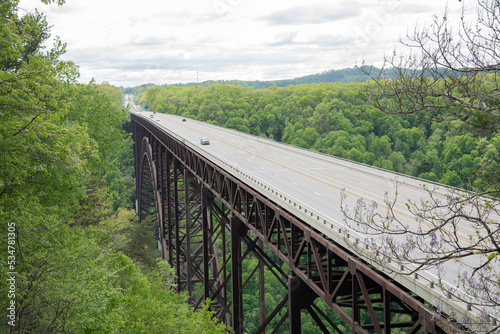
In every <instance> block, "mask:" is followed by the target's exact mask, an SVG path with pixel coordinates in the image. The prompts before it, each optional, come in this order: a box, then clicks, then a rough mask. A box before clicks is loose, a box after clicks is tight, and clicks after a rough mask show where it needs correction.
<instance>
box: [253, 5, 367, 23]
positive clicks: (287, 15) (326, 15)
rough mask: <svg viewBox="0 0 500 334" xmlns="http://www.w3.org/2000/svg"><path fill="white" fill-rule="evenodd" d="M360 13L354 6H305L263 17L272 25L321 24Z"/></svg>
mask: <svg viewBox="0 0 500 334" xmlns="http://www.w3.org/2000/svg"><path fill="white" fill-rule="evenodd" d="M358 14H359V10H358V8H355V7H352V6H346V7H344V8H332V7H331V6H303V7H293V8H289V9H285V10H281V11H277V12H274V13H272V14H270V15H267V16H264V17H262V20H263V21H267V22H268V23H270V24H272V25H296V24H321V23H329V22H335V21H339V20H344V19H347V18H349V17H353V16H356V15H358Z"/></svg>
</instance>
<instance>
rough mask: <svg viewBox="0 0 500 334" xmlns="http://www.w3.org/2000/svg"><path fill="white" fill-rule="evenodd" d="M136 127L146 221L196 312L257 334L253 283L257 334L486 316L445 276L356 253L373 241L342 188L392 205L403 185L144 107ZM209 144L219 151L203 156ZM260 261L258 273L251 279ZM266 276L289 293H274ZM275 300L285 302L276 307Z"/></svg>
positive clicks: (410, 326)
mask: <svg viewBox="0 0 500 334" xmlns="http://www.w3.org/2000/svg"><path fill="white" fill-rule="evenodd" d="M131 119H132V130H133V140H134V155H135V156H134V158H135V167H136V168H135V171H136V183H137V210H138V213H139V219H140V220H144V219H151V217H153V218H152V219H154V220H156V222H157V224H158V240H159V247H160V249H161V252H162V256H163V258H164V259H165V260H167V261H168V262H169V263H170V264H171V265H172V266H173V268H175V270H176V276H177V282H176V284H177V288H178V289H179V291H187V293H188V295H189V298H190V302H191V303H192V305H193V306H194V307H195V308H199V307H201V306H202V304H203V302H204V301H205V300H207V299H210V300H211V308H212V309H213V310H214V311H215V313H216V315H217V317H218V319H219V320H220V321H222V322H224V323H225V324H226V325H227V327H228V328H230V329H231V330H232V331H233V332H234V333H243V332H245V331H246V329H245V328H244V322H245V319H246V318H245V317H247V316H249V315H247V314H245V308H244V300H243V292H244V291H246V290H245V289H248V288H249V286H250V285H251V284H250V283H249V282H250V281H252V280H253V281H257V282H258V289H257V290H258V291H256V292H255V294H256V296H255V297H256V298H258V299H259V303H260V310H259V315H258V316H256V318H257V319H256V321H258V325H257V328H258V329H257V330H256V331H255V332H256V333H266V332H267V333H271V332H272V333H274V332H276V331H277V330H278V329H280V328H282V329H283V328H285V329H286V330H285V332H289V333H301V332H302V327H301V326H302V317H301V314H302V313H303V311H305V314H307V315H308V316H310V317H312V319H313V320H314V322H315V323H316V324H317V326H318V328H319V329H320V330H321V331H322V332H324V333H330V332H335V333H344V332H352V333H391V332H392V331H393V330H394V329H396V328H397V329H399V330H401V331H402V332H406V333H417V332H419V333H421V332H422V331H423V332H426V333H464V331H462V329H460V328H459V327H457V326H456V325H455V324H453V323H451V322H449V321H448V320H447V319H446V318H445V317H441V316H439V314H438V313H437V312H436V310H435V307H436V306H437V305H436V301H439V307H440V310H441V311H442V312H444V313H448V314H451V313H452V312H455V314H458V315H462V316H468V317H475V316H476V315H477V312H479V310H476V309H474V308H471V306H470V305H466V304H463V303H461V302H459V301H456V300H453V298H450V296H445V295H443V292H442V291H441V289H438V288H436V287H435V285H434V282H435V280H436V279H437V277H436V274H435V273H432V272H427V271H425V272H419V273H418V274H416V275H412V276H410V275H404V274H398V272H399V273H403V272H404V271H405V270H406V271H409V270H411V268H405V267H403V266H400V265H399V264H397V263H394V264H389V266H390V265H393V266H394V270H389V271H388V270H386V268H383V267H379V266H377V264H376V263H372V262H371V261H370V259H369V258H363V257H362V255H361V256H360V255H356V254H354V253H353V252H352V251H350V246H349V244H350V243H352V242H353V241H354V240H355V239H357V238H362V237H363V236H361V235H356V232H354V231H349V230H348V229H346V226H345V224H344V223H343V215H342V213H341V212H340V210H339V207H340V192H341V189H343V188H346V189H349V191H350V192H349V193H348V194H347V195H348V197H350V198H351V199H352V200H354V199H357V198H360V197H363V198H371V199H375V200H377V201H379V202H383V192H384V191H385V190H386V189H388V188H389V187H391V186H392V181H393V180H394V174H391V173H388V172H385V171H380V170H376V169H372V168H368V167H366V166H361V165H359V164H355V163H352V162H349V161H344V160H340V159H335V158H333V157H329V156H324V155H321V154H316V153H313V152H310V151H306V150H301V149H298V148H295V147H291V146H288V145H283V144H279V143H276V142H273V141H269V140H266V139H263V138H258V137H255V136H251V135H247V134H242V133H239V132H236V131H232V130H228V129H224V128H221V127H216V126H213V125H210V124H206V123H202V122H197V121H194V120H191V119H187V120H186V119H183V118H181V117H177V116H173V115H166V114H154V115H153V113H151V112H145V111H142V110H141V109H140V108H139V107H137V106H133V107H132V109H131ZM201 137H208V138H209V139H210V140H211V143H210V144H209V145H201V143H200V138H201ZM400 181H401V177H400ZM402 181H403V182H404V186H403V187H401V189H400V191H401V192H402V194H404V195H406V196H407V197H408V198H412V196H413V197H414V196H419V191H420V187H419V183H420V182H418V181H415V180H413V179H410V178H408V179H403V180H402ZM374 189H377V190H380V191H381V194H382V196H381V195H380V194H376V193H375V191H374ZM396 209H397V210H400V213H399V214H401V215H404V210H403V208H396ZM406 219H408V221H411V220H412V219H411V218H409V217H408V218H406ZM250 258H252V259H257V261H254V262H255V263H257V265H256V266H255V268H253V270H252V271H251V272H247V273H242V268H243V265H244V263H245V261H248V259H250ZM254 262H252V263H254ZM450 270H451V269H450ZM243 274H244V275H243ZM266 274H267V275H271V276H272V277H274V279H275V280H277V281H279V282H280V283H279V284H281V286H282V291H284V292H283V293H276V292H275V291H266V289H265V288H266V286H265V285H266V284H265V277H266ZM266 292H267V293H273V294H274V293H276V295H277V296H278V295H279V296H280V297H281V299H280V300H279V302H277V303H276V305H272V307H270V305H268V304H266V298H265V295H266ZM318 300H321V301H322V302H323V305H327V307H328V308H330V309H331V310H333V311H334V312H335V313H336V314H338V315H339V316H340V318H341V319H342V321H343V323H344V324H343V326H342V327H340V326H339V325H337V324H336V323H334V322H333V321H332V320H331V319H330V318H329V317H328V315H327V314H326V312H325V311H324V308H323V307H320V306H318V305H319V303H318V302H317V301H318ZM433 305H434V306H433ZM252 317H255V315H252ZM346 328H349V329H347V330H346Z"/></svg>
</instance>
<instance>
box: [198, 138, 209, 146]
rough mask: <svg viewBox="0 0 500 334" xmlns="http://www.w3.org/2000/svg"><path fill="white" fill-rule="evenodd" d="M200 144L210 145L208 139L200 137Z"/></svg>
mask: <svg viewBox="0 0 500 334" xmlns="http://www.w3.org/2000/svg"><path fill="white" fill-rule="evenodd" d="M200 144H201V145H210V139H208V138H207V137H201V139H200Z"/></svg>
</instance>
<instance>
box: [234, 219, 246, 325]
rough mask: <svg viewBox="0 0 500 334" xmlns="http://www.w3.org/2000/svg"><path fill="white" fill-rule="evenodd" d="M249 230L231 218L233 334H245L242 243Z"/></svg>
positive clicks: (239, 221) (240, 222)
mask: <svg viewBox="0 0 500 334" xmlns="http://www.w3.org/2000/svg"><path fill="white" fill-rule="evenodd" d="M247 231H248V228H247V227H246V226H245V224H243V222H242V221H241V220H240V219H239V218H238V217H236V216H233V217H231V288H232V312H231V313H232V316H233V333H235V334H241V333H243V300H242V299H243V293H242V277H241V261H242V258H241V242H242V240H241V239H242V238H243V237H244V236H245V235H246V234H247Z"/></svg>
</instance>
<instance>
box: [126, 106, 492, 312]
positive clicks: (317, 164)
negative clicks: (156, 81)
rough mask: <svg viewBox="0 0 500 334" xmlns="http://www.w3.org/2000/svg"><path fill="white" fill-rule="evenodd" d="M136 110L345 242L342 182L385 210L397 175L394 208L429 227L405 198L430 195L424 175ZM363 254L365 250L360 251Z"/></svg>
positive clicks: (414, 281)
mask: <svg viewBox="0 0 500 334" xmlns="http://www.w3.org/2000/svg"><path fill="white" fill-rule="evenodd" d="M131 112H134V113H135V114H137V115H140V116H142V117H144V118H146V119H149V120H150V121H152V122H155V124H157V125H158V126H160V127H162V128H164V129H165V130H166V131H167V132H169V133H172V134H174V135H175V136H177V138H181V139H182V140H184V141H185V143H186V145H188V146H190V147H192V148H194V149H195V150H197V151H198V152H200V153H202V154H203V155H205V156H206V157H207V158H209V159H212V160H217V161H214V162H216V163H219V162H223V164H222V166H223V167H224V168H227V169H228V170H229V171H230V172H231V173H233V174H235V175H237V176H238V177H239V178H240V179H241V180H243V181H244V182H246V183H247V184H249V185H251V186H252V187H254V188H256V189H260V190H261V192H262V193H265V194H266V196H268V197H269V198H270V199H272V200H274V201H275V202H276V203H277V204H279V205H280V206H282V207H284V208H286V209H287V210H289V211H290V212H292V213H294V214H295V215H297V216H298V217H299V218H301V219H303V220H304V221H306V222H308V223H309V224H310V226H312V227H314V228H316V229H317V230H319V231H320V232H322V233H324V234H325V235H327V236H328V237H330V238H331V239H332V240H334V241H336V242H338V243H339V244H341V245H343V246H344V247H346V248H349V244H348V243H347V239H346V232H347V230H348V229H347V228H346V224H345V222H344V215H343V214H342V212H341V210H340V206H341V201H340V200H341V191H342V189H345V190H344V191H345V194H346V195H347V198H346V203H347V205H348V207H350V208H354V206H355V205H356V202H357V201H358V199H360V198H362V199H363V200H364V201H366V202H367V203H368V204H369V203H371V202H372V201H376V202H377V203H378V207H379V209H378V210H382V211H383V210H385V208H384V207H383V204H384V198H385V197H386V196H387V195H386V192H387V193H389V198H392V195H391V194H394V192H395V189H396V188H395V185H396V182H397V183H398V188H397V191H398V198H399V199H398V202H397V203H398V204H397V205H396V206H395V207H394V212H395V214H396V215H397V217H398V219H399V220H400V221H401V222H402V223H403V224H404V225H406V224H407V225H408V228H409V229H412V230H416V229H418V228H419V227H420V228H423V229H425V228H426V226H425V225H422V224H419V223H418V222H417V221H416V220H415V217H412V216H410V214H409V212H408V210H407V207H406V205H405V203H407V200H408V199H409V200H411V201H413V202H420V201H421V199H422V198H425V196H428V195H427V193H426V192H424V191H423V189H422V187H421V184H422V183H423V181H422V180H416V179H413V178H409V177H405V176H402V175H397V174H394V173H390V172H387V171H383V170H380V169H375V168H370V167H367V166H363V165H360V164H356V163H352V162H349V161H346V160H342V159H336V158H334V157H330V156H325V155H322V154H317V153H314V152H311V151H307V150H302V149H299V148H295V147H291V146H289V145H284V144H280V143H276V142H273V141H270V140H267V139H263V138H258V137H255V136H251V135H247V134H243V133H239V132H236V131H233V130H228V129H225V128H222V127H218V126H213V125H210V124H207V123H202V122H198V121H195V120H192V119H186V120H185V121H183V118H182V117H178V116H173V115H167V114H154V115H153V117H151V115H152V113H151V112H145V111H140V108H139V107H137V106H132V108H131ZM201 137H208V138H210V141H211V142H210V145H201V144H200V138H201ZM428 186H429V187H430V188H431V189H432V188H434V187H435V185H431V184H429V185H428ZM446 191H447V189H446V188H445V187H440V188H438V189H436V190H435V194H436V196H438V197H440V198H441V199H443V200H445V193H446ZM495 218H498V217H495ZM348 233H349V235H350V238H352V239H350V240H354V239H355V238H358V239H359V240H361V241H363V240H364V239H365V238H370V237H372V236H371V235H368V236H367V235H362V234H360V233H358V232H355V231H349V232H348ZM473 233H475V230H474V229H473V228H472V227H471V226H469V225H468V224H466V223H465V222H464V224H463V226H462V229H461V230H460V234H459V242H460V243H463V244H467V240H468V239H469V235H471V234H473ZM401 238H404V236H401ZM349 242H351V241H349ZM360 256H363V255H362V254H360ZM365 260H366V261H367V262H370V259H366V258H365ZM373 265H374V266H376V267H379V269H380V270H382V271H385V272H386V273H387V274H388V275H390V276H391V277H393V278H394V279H395V280H397V281H398V282H400V283H401V284H403V285H405V286H406V287H407V288H409V289H410V290H411V291H413V292H415V293H417V294H418V295H420V296H421V297H422V298H424V299H425V300H426V301H428V302H429V303H431V304H434V305H435V303H436V301H437V300H440V301H441V302H440V303H439V304H440V305H439V306H440V307H441V308H442V310H443V311H445V312H451V310H454V311H455V312H457V314H458V315H461V316H468V317H473V316H474V315H477V314H478V313H479V312H480V311H481V310H479V309H478V308H477V307H473V308H469V309H468V308H467V305H466V304H463V303H461V302H458V301H454V300H452V299H449V298H447V297H446V296H444V295H443V294H442V292H441V290H440V289H438V288H432V287H431V286H432V283H431V282H432V281H435V282H437V272H436V270H435V269H430V270H426V271H421V272H419V275H418V278H417V277H415V276H410V275H400V274H397V273H395V272H396V271H400V270H401V267H400V266H399V265H398V264H396V263H392V264H390V265H388V266H389V267H390V268H392V270H391V271H387V270H384V268H381V267H380V266H379V265H377V264H376V263H373ZM391 266H392V267H391ZM411 269H413V268H406V271H407V272H409V270H411ZM458 269H459V267H458V266H457V265H456V263H452V262H450V263H446V264H445V270H446V276H445V279H446V280H448V284H449V286H456V283H455V282H454V280H455V279H456V277H457V275H458ZM403 270H404V269H403ZM489 312H490V313H491V314H493V315H494V317H495V318H499V317H498V310H489Z"/></svg>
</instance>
